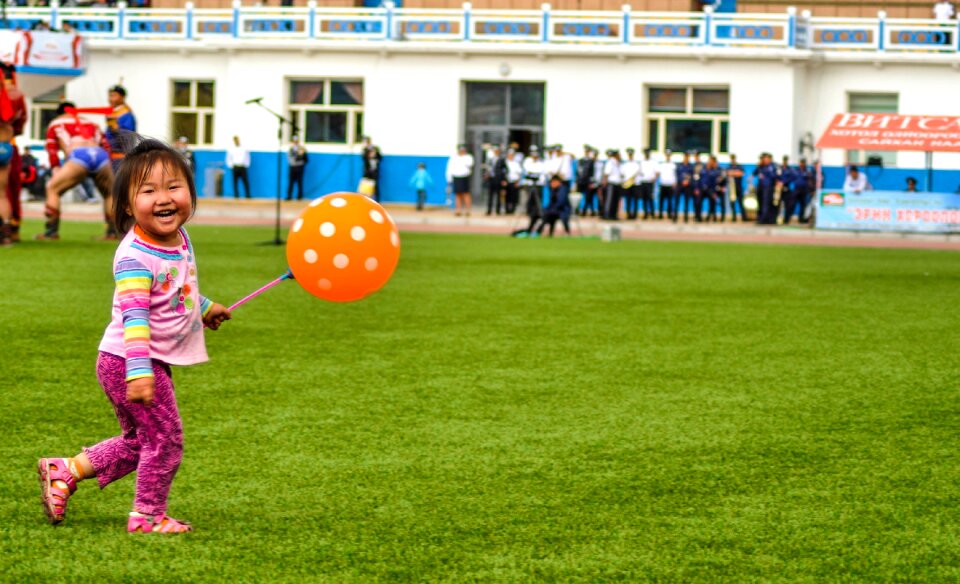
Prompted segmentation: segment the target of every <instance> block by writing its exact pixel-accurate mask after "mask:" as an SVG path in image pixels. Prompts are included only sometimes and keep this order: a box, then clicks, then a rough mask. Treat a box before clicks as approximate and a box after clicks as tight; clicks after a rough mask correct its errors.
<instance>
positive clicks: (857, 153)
mask: <svg viewBox="0 0 960 584" xmlns="http://www.w3.org/2000/svg"><path fill="white" fill-rule="evenodd" d="M860 96H863V97H868V96H869V97H879V96H882V97H884V98H889V97H892V98H894V100H895V102H896V107H895V108H894V111H892V112H891V111H885V112H868V111H865V110H862V109H861V108H857V110H858V111H854V108H853V101H854V99H855V98H856V97H860ZM847 112H848V113H881V114H899V113H900V94H899V93H898V92H895V91H848V92H847ZM897 154H898V152H897V151H896V150H846V151H844V160H845V161H846V164H847V165H850V164H856V165H858V166H866V165H867V159H868V158H870V157H871V156H879V157H880V159H881V160H882V161H883V168H897Z"/></svg>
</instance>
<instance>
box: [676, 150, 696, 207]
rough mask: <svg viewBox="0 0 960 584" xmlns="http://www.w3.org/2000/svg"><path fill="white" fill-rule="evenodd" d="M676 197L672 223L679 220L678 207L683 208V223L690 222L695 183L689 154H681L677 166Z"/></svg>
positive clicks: (694, 202)
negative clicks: (681, 156)
mask: <svg viewBox="0 0 960 584" xmlns="http://www.w3.org/2000/svg"><path fill="white" fill-rule="evenodd" d="M677 184H678V185H679V186H678V189H677V197H676V199H677V200H676V203H675V204H674V210H673V217H672V219H673V222H674V223H676V222H677V221H678V220H679V219H680V207H681V205H682V206H683V222H684V223H687V222H688V221H690V206H691V205H694V206H696V202H697V201H696V194H697V181H696V177H695V176H694V166H693V163H691V162H690V153H689V152H684V153H683V160H682V161H681V162H680V164H678V165H677Z"/></svg>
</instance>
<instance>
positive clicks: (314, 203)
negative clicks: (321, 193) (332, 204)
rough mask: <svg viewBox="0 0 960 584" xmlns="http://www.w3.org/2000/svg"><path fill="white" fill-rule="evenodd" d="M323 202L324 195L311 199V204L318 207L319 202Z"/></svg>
mask: <svg viewBox="0 0 960 584" xmlns="http://www.w3.org/2000/svg"><path fill="white" fill-rule="evenodd" d="M322 202H323V197H318V198H316V199H314V200H312V201H310V206H311V207H316V206H317V205H319V204H320V203H322Z"/></svg>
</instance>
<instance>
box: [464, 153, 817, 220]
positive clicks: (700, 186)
mask: <svg viewBox="0 0 960 584" xmlns="http://www.w3.org/2000/svg"><path fill="white" fill-rule="evenodd" d="M544 151H545V154H544V155H541V152H540V149H539V148H538V147H536V146H532V147H531V148H530V149H529V152H528V153H527V154H526V155H524V154H523V153H522V152H520V150H519V148H517V145H516V144H513V145H511V146H510V147H508V148H502V147H500V146H497V145H493V146H490V147H489V148H485V149H484V163H483V166H482V172H483V185H484V191H485V196H486V213H487V215H492V214H497V215H499V214H501V213H506V214H513V213H515V212H516V210H517V208H518V205H521V194H525V197H524V200H525V204H523V205H522V206H523V207H524V210H525V211H526V212H527V214H528V215H530V216H531V225H533V224H534V223H535V221H534V219H535V216H538V217H543V218H545V219H546V224H547V225H549V224H550V223H549V222H550V218H551V217H553V216H556V218H557V219H560V220H561V221H562V222H563V223H564V225H565V226H568V223H569V222H568V219H569V216H570V214H571V213H573V212H576V213H577V214H579V215H581V216H597V217H599V218H600V219H603V220H608V221H616V220H622V219H626V220H653V219H668V220H672V221H674V222H677V221H679V220H680V218H681V216H682V217H683V220H684V221H685V222H689V221H690V220H691V218H692V220H693V221H696V222H705V221H714V222H723V221H726V219H727V216H728V215H729V217H730V220H731V221H737V219H738V216H739V219H740V220H741V221H747V220H748V217H747V212H748V211H755V217H754V220H755V221H756V222H757V223H759V224H765V225H772V224H776V223H785V224H786V223H790V221H791V220H792V219H793V217H794V215H796V216H797V218H798V220H799V221H805V220H806V219H807V217H808V215H807V210H808V208H809V205H810V202H811V197H812V195H813V193H814V191H815V173H814V170H813V168H812V167H810V166H808V164H807V162H806V160H803V159H801V160H800V161H799V163H798V164H797V165H792V164H791V163H790V161H789V159H788V158H787V157H783V159H782V161H781V162H780V164H775V163H774V162H773V157H772V156H771V155H770V154H769V153H764V154H763V155H762V156H761V157H760V159H759V160H758V162H757V165H756V167H755V169H754V170H753V172H752V177H753V179H752V180H751V181H750V182H752V188H750V189H747V188H746V185H745V183H746V182H747V180H748V178H749V177H748V176H747V174H746V172H745V170H744V168H743V166H741V165H740V164H739V162H738V161H737V157H736V155H730V162H729V163H728V164H726V165H725V166H721V165H720V164H719V162H718V160H717V157H716V156H714V155H711V154H703V153H700V152H684V153H681V154H680V155H679V160H678V159H677V158H678V156H677V155H675V154H674V153H672V152H670V151H669V150H667V151H666V152H664V153H663V155H662V156H657V157H655V155H654V152H652V151H650V150H645V151H644V152H643V153H642V155H641V156H640V157H637V151H636V150H635V149H633V148H626V149H625V150H624V153H625V155H624V154H621V152H620V150H618V149H609V150H607V151H606V156H605V158H603V159H601V158H600V156H599V154H600V152H599V150H598V149H597V148H594V147H592V146H590V145H584V149H583V155H582V156H581V157H580V158H579V159H578V158H576V157H575V156H574V155H573V154H571V153H569V152H566V151H564V149H563V146H562V145H561V144H556V145H552V146H547V147H545V148H544ZM466 158H469V159H470V160H471V164H472V157H471V156H470V155H469V154H467V153H466V148H465V147H464V146H462V147H461V149H460V152H459V153H458V155H457V157H455V158H453V159H451V164H452V165H454V166H456V167H457V169H458V170H459V176H453V175H452V174H451V172H450V167H449V166H448V177H447V178H448V181H451V182H453V179H455V178H459V179H460V183H461V188H468V181H467V180H466V179H467V178H468V177H469V175H470V168H469V167H468V165H467V164H465V162H464V160H465V159H466ZM456 192H457V193H458V195H461V194H463V193H461V191H460V190H456ZM571 193H579V196H578V197H575V200H576V201H577V203H578V204H577V205H576V209H574V208H573V207H574V205H572V204H571ZM544 195H546V206H544V199H543V196H544ZM457 211H458V213H459V212H460V211H461V207H460V206H459V205H458V208H457ZM536 223H538V226H540V225H543V222H540V221H537V222H536ZM568 230H569V229H568Z"/></svg>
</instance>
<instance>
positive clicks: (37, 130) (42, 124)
mask: <svg viewBox="0 0 960 584" xmlns="http://www.w3.org/2000/svg"><path fill="white" fill-rule="evenodd" d="M63 93H64V87H63V86H61V87H58V88H56V89H52V90H50V91H48V92H46V93H44V94H43V95H38V96H37V97H35V98H33V100H32V101H31V102H30V138H31V139H33V140H40V141H43V140H46V139H47V127H48V126H49V125H50V122H52V121H53V118H55V117H57V106H58V105H60V102H61V101H62V100H63Z"/></svg>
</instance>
